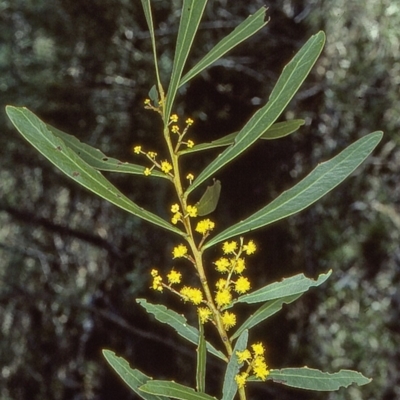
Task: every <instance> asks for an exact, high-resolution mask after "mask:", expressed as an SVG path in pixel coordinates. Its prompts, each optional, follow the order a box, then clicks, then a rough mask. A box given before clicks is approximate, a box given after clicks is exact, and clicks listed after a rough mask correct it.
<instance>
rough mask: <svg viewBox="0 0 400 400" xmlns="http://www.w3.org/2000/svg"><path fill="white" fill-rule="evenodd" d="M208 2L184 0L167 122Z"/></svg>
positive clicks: (169, 95)
mask: <svg viewBox="0 0 400 400" xmlns="http://www.w3.org/2000/svg"><path fill="white" fill-rule="evenodd" d="M206 4H207V0H183V5H182V9H181V10H182V15H181V21H180V24H179V31H178V38H177V40H176V49H175V56H174V64H173V67H172V74H171V80H170V83H169V87H168V93H167V99H166V102H165V110H164V120H165V121H167V122H168V121H169V116H170V114H171V109H172V105H173V103H174V100H175V97H176V93H177V91H178V87H179V81H180V80H181V76H182V71H183V68H184V66H185V63H186V60H187V57H188V55H189V52H190V48H191V47H192V43H193V39H194V36H195V35H196V32H197V29H198V27H199V23H200V20H201V17H202V15H203V12H204V8H205V6H206Z"/></svg>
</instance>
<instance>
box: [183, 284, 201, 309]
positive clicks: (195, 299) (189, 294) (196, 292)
mask: <svg viewBox="0 0 400 400" xmlns="http://www.w3.org/2000/svg"><path fill="white" fill-rule="evenodd" d="M180 294H181V295H182V296H183V299H184V300H185V301H190V302H191V303H193V304H194V305H199V304H200V303H201V302H202V301H203V293H202V291H201V290H200V289H197V288H192V287H189V286H184V287H183V288H182V289H181V291H180Z"/></svg>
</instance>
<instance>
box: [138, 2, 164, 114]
mask: <svg viewBox="0 0 400 400" xmlns="http://www.w3.org/2000/svg"><path fill="white" fill-rule="evenodd" d="M141 2H142V7H143V11H144V16H145V18H146V22H147V26H148V27H149V32H150V37H151V46H152V49H153V57H154V66H155V69H156V79H157V85H158V88H159V90H162V85H161V80H160V72H159V70H158V59H157V47H156V37H155V32H154V24H153V16H152V13H151V3H150V0H141ZM152 89H153V88H152ZM155 89H156V88H155ZM149 97H150V99H151V100H153V101H154V103H155V104H154V105H155V106H156V107H157V106H158V93H157V97H156V96H154V91H153V92H152V90H150V93H149ZM152 97H153V98H152ZM155 97H156V100H157V101H155V100H154V98H155Z"/></svg>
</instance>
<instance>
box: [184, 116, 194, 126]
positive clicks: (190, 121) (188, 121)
mask: <svg viewBox="0 0 400 400" xmlns="http://www.w3.org/2000/svg"><path fill="white" fill-rule="evenodd" d="M185 122H186V124H187V125H188V126H190V125H193V122H194V121H193V120H192V118H188V119H187V120H186V121H185Z"/></svg>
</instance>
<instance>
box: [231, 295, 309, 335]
mask: <svg viewBox="0 0 400 400" xmlns="http://www.w3.org/2000/svg"><path fill="white" fill-rule="evenodd" d="M302 294H303V293H299V294H295V295H292V296H286V297H282V298H280V299H275V300H271V301H267V302H266V303H265V304H263V305H262V306H261V307H260V308H259V309H258V310H257V311H256V312H255V313H254V314H252V315H251V316H250V317H249V318H247V320H246V321H245V322H244V323H243V324H242V325H241V326H240V327H239V328H238V330H237V331H236V332H235V333H234V334H233V335H232V336H231V340H233V339H236V338H237V337H238V336H239V335H241V334H242V332H243V331H244V330H246V329H249V330H250V329H251V328H252V327H253V326H256V325H258V324H259V323H260V322H262V321H264V320H266V319H268V318H269V317H271V316H272V315H274V314H276V313H277V312H278V311H280V310H281V309H282V307H283V305H284V304H290V303H292V302H294V301H295V300H297V299H298V298H299V297H300V296H301V295H302Z"/></svg>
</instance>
